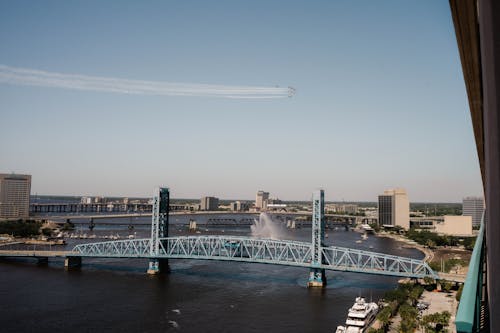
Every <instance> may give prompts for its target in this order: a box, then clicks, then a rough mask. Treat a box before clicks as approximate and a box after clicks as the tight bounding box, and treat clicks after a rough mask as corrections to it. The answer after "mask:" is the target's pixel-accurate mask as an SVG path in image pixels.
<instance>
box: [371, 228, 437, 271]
mask: <svg viewBox="0 0 500 333" xmlns="http://www.w3.org/2000/svg"><path fill="white" fill-rule="evenodd" d="M375 235H376V236H378V237H386V238H391V239H394V240H396V241H398V242H401V243H405V244H406V245H407V246H408V247H411V248H414V249H417V250H419V251H420V252H422V253H423V254H424V255H425V257H424V259H423V260H424V261H425V262H427V263H430V262H431V261H432V260H433V259H434V251H432V250H431V249H429V248H428V247H424V246H422V245H420V244H418V243H417V242H415V241H413V240H411V239H408V238H406V237H404V236H402V235H399V234H392V233H389V232H385V231H380V232H378V233H376V234H375Z"/></svg>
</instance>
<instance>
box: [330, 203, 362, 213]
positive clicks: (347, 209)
mask: <svg viewBox="0 0 500 333" xmlns="http://www.w3.org/2000/svg"><path fill="white" fill-rule="evenodd" d="M327 208H328V209H329V210H330V211H332V212H334V213H337V214H356V213H357V212H358V205H355V204H330V205H328V207H327Z"/></svg>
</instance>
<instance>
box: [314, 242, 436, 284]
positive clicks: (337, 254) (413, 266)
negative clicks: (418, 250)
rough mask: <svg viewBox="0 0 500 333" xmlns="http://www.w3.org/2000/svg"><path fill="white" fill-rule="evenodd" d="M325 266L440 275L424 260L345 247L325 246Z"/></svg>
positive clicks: (352, 270) (401, 274)
mask: <svg viewBox="0 0 500 333" xmlns="http://www.w3.org/2000/svg"><path fill="white" fill-rule="evenodd" d="M322 253H323V263H324V266H325V268H330V269H336V270H346V271H347V270H348V271H351V272H360V273H376V274H383V275H392V276H402V277H419V278H424V277H426V276H428V277H432V278H435V279H437V278H438V275H437V274H436V273H435V272H434V271H433V270H432V269H431V268H430V267H429V265H428V264H427V263H426V262H424V261H423V260H418V259H412V258H405V257H400V256H393V255H389V254H382V253H376V252H369V251H362V250H357V249H350V248H343V247H336V246H331V247H323V248H322Z"/></svg>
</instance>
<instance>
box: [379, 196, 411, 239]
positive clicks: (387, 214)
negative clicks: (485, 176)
mask: <svg viewBox="0 0 500 333" xmlns="http://www.w3.org/2000/svg"><path fill="white" fill-rule="evenodd" d="M378 223H379V225H380V226H383V227H396V226H399V227H402V228H403V229H406V230H408V229H409V228H410V201H409V200H408V196H407V195H406V190H404V189H402V188H396V189H390V190H386V191H384V194H381V195H379V196H378Z"/></svg>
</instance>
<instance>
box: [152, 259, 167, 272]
mask: <svg viewBox="0 0 500 333" xmlns="http://www.w3.org/2000/svg"><path fill="white" fill-rule="evenodd" d="M147 273H148V274H149V275H157V274H162V273H170V267H169V266H168V259H152V260H150V261H149V267H148V271H147Z"/></svg>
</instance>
